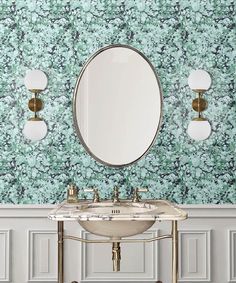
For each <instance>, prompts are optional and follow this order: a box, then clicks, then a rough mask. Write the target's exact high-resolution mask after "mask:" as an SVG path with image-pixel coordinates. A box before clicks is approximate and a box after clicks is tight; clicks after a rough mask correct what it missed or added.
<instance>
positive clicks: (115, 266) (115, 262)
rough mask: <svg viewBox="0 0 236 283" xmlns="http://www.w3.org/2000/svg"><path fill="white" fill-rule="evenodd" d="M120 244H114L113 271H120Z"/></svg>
mask: <svg viewBox="0 0 236 283" xmlns="http://www.w3.org/2000/svg"><path fill="white" fill-rule="evenodd" d="M120 260H121V255H120V243H119V242H115V243H112V261H113V271H115V272H117V271H120Z"/></svg>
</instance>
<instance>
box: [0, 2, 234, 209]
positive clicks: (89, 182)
mask: <svg viewBox="0 0 236 283" xmlns="http://www.w3.org/2000/svg"><path fill="white" fill-rule="evenodd" d="M235 6H236V4H235V1H233V0H209V1H203V0H179V1H176V0H153V1H151V0H146V1H145V0H136V1H135V0H70V1H65V0H17V1H11V0H1V1H0V74H1V75H0V117H1V127H0V154H1V155H0V175H1V177H0V200H1V203H14V204H27V203H57V202H60V201H62V200H63V199H64V197H65V188H66V186H67V184H68V183H70V182H74V183H76V184H77V185H78V186H79V187H80V188H81V189H82V188H86V187H91V186H96V187H98V188H99V190H100V191H101V196H102V198H109V197H111V193H112V189H113V187H114V185H118V186H120V188H121V197H123V198H125V197H130V194H131V189H132V188H133V187H136V186H139V187H148V188H149V193H147V195H146V196H147V198H162V199H169V200H171V201H174V202H176V203H185V204H188V203H192V204H193V203H198V204H204V203H216V204H219V203H236V184H235V176H236V173H235V154H236V149H235V143H236V142H235V141H236V127H235V126H236V104H235V98H236V93H235V64H236V60H235V59H236V50H235V46H236V26H235V16H236V13H235V8H236V7H235ZM114 43H123V44H129V45H131V46H133V47H135V48H137V49H139V50H140V51H142V52H143V53H144V54H145V55H146V56H147V57H148V58H149V59H150V61H151V62H152V64H153V65H154V67H155V68H156V70H157V72H158V74H159V77H160V81H161V85H162V89H163V95H164V117H163V123H162V127H161V131H160V133H159V135H158V138H157V140H156V142H155V144H154V146H153V147H152V149H151V150H150V152H149V154H148V155H146V156H145V158H143V159H142V160H140V161H139V162H138V163H136V164H135V165H133V166H130V167H127V168H124V169H112V168H108V167H105V166H103V165H100V164H98V163H97V162H96V161H94V160H93V159H92V158H91V157H90V156H89V155H88V154H87V153H86V152H85V150H84V149H83V147H82V145H81V144H80V142H79V140H78V138H77V137H76V134H75V131H74V129H73V121H72V95H73V89H74V87H75V82H76V78H77V76H78V74H79V72H80V70H81V68H82V66H83V64H84V63H85V62H86V60H87V59H88V58H89V57H90V56H91V55H92V54H93V53H94V52H95V51H97V50H98V49H99V48H101V47H103V46H106V45H109V44H114ZM33 68H38V69H41V70H42V71H44V72H46V73H47V76H48V79H49V85H48V88H47V90H46V91H44V92H43V93H42V95H41V98H42V99H43V100H44V103H45V107H44V109H43V111H41V112H40V115H41V116H42V117H43V118H44V119H45V121H46V122H47V124H48V128H49V133H48V135H47V137H46V138H45V139H44V140H43V141H41V142H36V143H31V142H29V141H27V140H25V138H24V137H23V134H22V129H23V127H24V123H25V121H26V120H27V119H28V118H29V117H31V113H30V111H29V110H28V107H27V102H28V99H29V98H30V97H31V94H30V93H29V92H28V91H27V90H26V88H25V86H24V84H23V78H24V76H25V72H26V70H28V69H33ZM197 68H202V69H204V70H206V71H208V72H209V73H210V74H211V76H212V80H213V84H212V87H211V89H210V90H209V91H208V92H207V93H206V98H207V100H208V103H209V107H208V110H207V111H205V116H206V117H207V118H208V119H209V121H210V122H211V125H212V128H213V132H212V135H211V136H210V138H209V139H208V140H206V141H202V142H196V141H193V140H191V139H190V138H189V137H188V135H187V133H186V129H187V125H188V123H189V121H190V120H191V118H193V117H194V116H195V113H194V111H193V110H192V109H191V101H192V99H193V98H194V97H195V95H194V93H193V92H192V91H191V90H190V89H189V87H188V85H187V77H188V75H189V72H190V71H191V70H192V69H197ZM80 196H81V197H85V195H84V193H83V192H82V190H81V193H80Z"/></svg>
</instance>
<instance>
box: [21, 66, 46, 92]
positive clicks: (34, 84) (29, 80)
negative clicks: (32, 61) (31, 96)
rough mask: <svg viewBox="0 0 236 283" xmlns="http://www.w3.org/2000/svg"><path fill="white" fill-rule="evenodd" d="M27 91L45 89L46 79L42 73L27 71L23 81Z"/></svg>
mask: <svg viewBox="0 0 236 283" xmlns="http://www.w3.org/2000/svg"><path fill="white" fill-rule="evenodd" d="M24 83H25V86H26V88H27V89H28V90H33V89H36V90H44V89H45V88H46V87H47V83H48V79H47V76H46V75H45V73H44V72H42V71H40V70H29V71H27V72H26V76H25V79H24Z"/></svg>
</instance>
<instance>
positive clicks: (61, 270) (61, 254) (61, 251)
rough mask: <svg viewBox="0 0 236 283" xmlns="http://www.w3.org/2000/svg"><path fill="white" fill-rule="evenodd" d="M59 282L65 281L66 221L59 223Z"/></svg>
mask: <svg viewBox="0 0 236 283" xmlns="http://www.w3.org/2000/svg"><path fill="white" fill-rule="evenodd" d="M57 249H58V263H57V264H58V283H64V221H58V223H57Z"/></svg>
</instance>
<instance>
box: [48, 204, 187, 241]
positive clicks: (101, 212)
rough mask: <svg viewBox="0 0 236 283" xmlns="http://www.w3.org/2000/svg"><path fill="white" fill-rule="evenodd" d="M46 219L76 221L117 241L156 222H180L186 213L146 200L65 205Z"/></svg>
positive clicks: (174, 207) (167, 205)
mask: <svg viewBox="0 0 236 283" xmlns="http://www.w3.org/2000/svg"><path fill="white" fill-rule="evenodd" d="M49 218H50V219H52V220H57V221H77V222H78V223H79V224H80V225H81V226H82V227H83V228H84V229H85V230H86V231H88V232H90V233H92V234H95V235H99V236H104V237H109V238H112V239H120V238H123V237H129V236H133V235H137V234H141V233H143V232H145V231H146V230H148V229H149V228H150V227H151V226H152V225H153V224H154V222H155V221H156V220H159V221H161V220H182V219H185V218H187V214H186V213H185V212H184V211H182V210H181V209H179V208H178V207H176V206H175V205H174V204H172V203H170V202H168V201H165V200H146V201H141V202H138V203H133V202H131V201H129V200H122V201H121V202H119V203H113V202H112V201H102V202H98V203H93V202H91V201H79V202H78V203H73V204H70V203H67V202H64V203H62V204H61V205H59V206H58V207H57V208H56V209H54V210H53V211H52V212H51V213H50V215H49Z"/></svg>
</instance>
